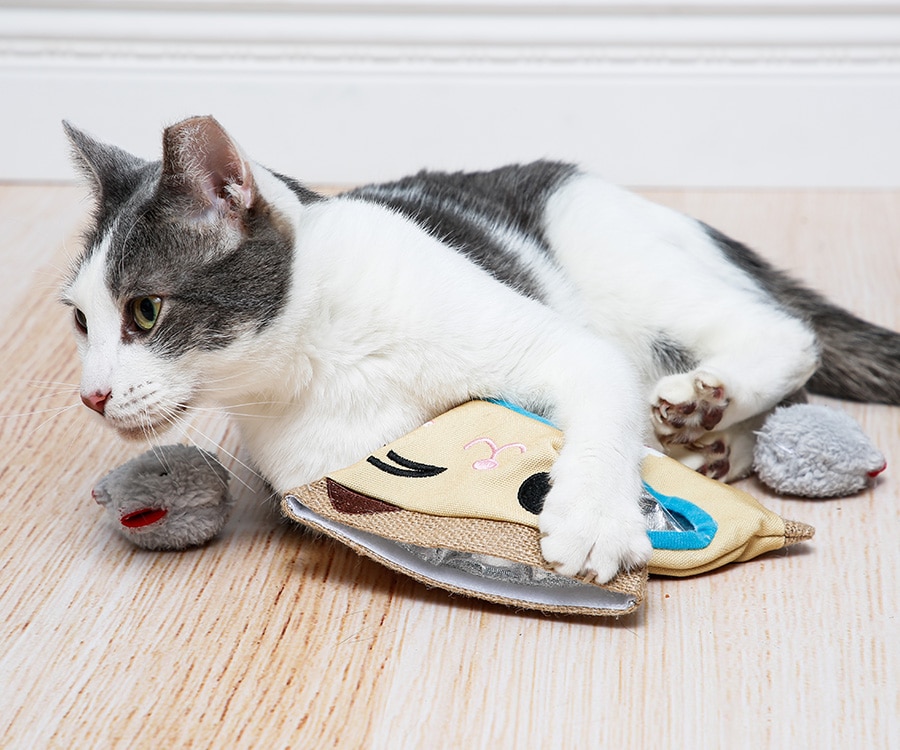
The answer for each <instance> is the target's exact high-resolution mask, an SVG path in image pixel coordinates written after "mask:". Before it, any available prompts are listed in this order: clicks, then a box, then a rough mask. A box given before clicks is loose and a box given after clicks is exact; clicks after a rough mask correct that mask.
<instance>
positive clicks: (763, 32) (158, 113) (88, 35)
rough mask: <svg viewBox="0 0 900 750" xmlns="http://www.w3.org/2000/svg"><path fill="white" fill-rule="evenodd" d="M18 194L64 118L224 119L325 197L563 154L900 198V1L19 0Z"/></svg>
mask: <svg viewBox="0 0 900 750" xmlns="http://www.w3.org/2000/svg"><path fill="white" fill-rule="evenodd" d="M0 108H2V115H0V179H69V178H70V177H71V174H72V173H71V170H70V167H69V165H68V162H67V159H66V148H65V144H64V141H63V138H62V134H61V130H60V128H59V124H58V123H59V120H60V119H61V118H63V117H65V118H68V119H70V120H72V121H73V122H74V123H75V124H77V125H79V126H81V127H83V128H85V129H87V130H89V131H91V132H93V133H94V134H96V135H98V136H100V137H103V138H105V139H108V140H112V141H115V142H117V143H119V144H120V145H123V146H124V147H126V148H129V149H131V150H133V151H135V152H137V153H140V154H142V155H144V156H154V155H156V154H157V153H158V150H159V130H160V128H161V127H162V126H164V125H165V124H167V123H170V122H173V121H175V120H177V119H179V118H181V117H183V116H187V115H191V114H198V113H213V114H215V115H216V116H217V117H218V118H219V119H220V120H221V121H222V123H223V124H224V125H225V126H226V127H227V128H229V130H231V131H232V133H233V134H234V135H235V136H236V137H237V138H238V140H240V141H241V142H242V143H243V145H244V147H245V149H246V150H247V151H248V152H249V153H250V154H251V155H252V156H254V157H255V158H257V159H258V160H260V161H263V162H265V163H268V164H270V165H272V166H274V167H277V168H278V169H280V170H282V171H285V172H289V173H291V174H294V175H296V176H298V177H300V178H301V179H304V180H307V181H310V182H330V183H351V182H359V181H365V180H372V179H379V178H385V177H390V176H394V175H398V174H401V173H404V172H406V171H409V170H413V169H417V168H419V167H421V166H425V165H427V166H431V167H441V168H462V167H480V166H491V165H497V164H500V163H503V162H506V161H511V160H523V159H531V158H535V157H539V156H551V157H560V158H566V159H574V160H578V161H580V162H582V163H585V164H586V165H588V166H589V167H591V168H593V169H595V170H598V171H599V172H601V173H603V174H605V175H606V176H607V177H609V178H610V179H613V180H615V181H618V182H622V183H626V184H630V185H646V186H650V185H671V186H855V187H859V186H862V187H886V186H894V187H896V186H900V1H898V0H869V1H867V2H861V3H856V2H852V1H851V0H848V1H845V2H836V1H834V0H832V1H830V2H829V1H825V2H821V1H820V2H815V3H813V2H809V1H808V0H787V1H782V0H758V1H757V2H749V1H748V2H738V0H706V1H705V2H704V1H702V0H693V1H691V2H680V3H672V2H669V3H665V2H644V1H642V0H635V1H634V2H627V1H626V0H562V2H554V1H553V0H518V1H515V2H514V1H513V0H493V2H490V3H475V2H470V1H469V0H393V2H391V3H376V2H372V1H371V0H356V1H355V2H341V1H340V0H336V1H335V2H330V1H329V0H281V1H280V2H279V1H278V0H270V1H268V2H259V1H256V2H254V1H253V0H242V1H235V0H157V2H143V1H142V0H56V2H53V1H52V0H51V1H43V0H31V1H25V2H9V1H8V0H0Z"/></svg>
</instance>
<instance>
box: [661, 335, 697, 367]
mask: <svg viewBox="0 0 900 750" xmlns="http://www.w3.org/2000/svg"><path fill="white" fill-rule="evenodd" d="M650 349H651V352H652V354H653V360H654V362H655V363H656V365H657V367H658V368H659V370H660V371H661V372H663V373H665V374H666V375H677V374H680V373H684V372H690V371H691V370H693V369H694V368H695V367H697V365H698V364H699V362H698V360H697V358H696V357H695V356H694V355H693V353H691V352H690V351H688V350H687V349H686V348H685V347H683V346H681V345H680V344H678V343H676V342H675V341H672V339H670V338H669V337H668V336H666V335H665V334H660V335H659V336H658V337H657V338H656V339H654V340H653V343H652V344H651V345H650Z"/></svg>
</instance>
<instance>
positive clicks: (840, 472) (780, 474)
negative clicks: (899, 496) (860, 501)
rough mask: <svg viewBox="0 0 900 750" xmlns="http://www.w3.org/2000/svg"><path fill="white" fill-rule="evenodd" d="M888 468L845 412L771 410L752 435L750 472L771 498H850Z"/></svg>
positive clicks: (802, 407)
mask: <svg viewBox="0 0 900 750" xmlns="http://www.w3.org/2000/svg"><path fill="white" fill-rule="evenodd" d="M886 467H887V463H886V462H885V458H884V456H883V455H882V454H881V453H880V452H879V451H878V449H877V448H875V446H874V445H873V444H872V442H871V440H869V438H868V437H867V436H866V434H865V433H864V432H863V431H862V428H861V427H860V426H859V424H858V423H857V422H856V421H855V420H854V419H853V418H852V417H851V416H850V415H849V414H847V413H846V412H843V411H840V410H839V409H833V408H831V407H828V406H821V405H818V404H795V405H793V406H786V407H781V408H779V409H776V410H775V412H774V413H772V414H771V415H770V416H769V417H768V418H767V419H766V422H765V424H764V425H763V427H762V428H761V429H760V431H759V432H758V433H757V439H756V448H755V451H754V456H753V468H754V470H755V471H756V473H757V475H758V476H759V478H760V480H761V481H762V482H764V483H765V484H767V485H768V486H769V487H771V488H772V489H773V490H775V491H776V492H780V493H782V494H785V495H799V496H801V497H839V496H844V495H851V494H853V493H855V492H859V491H860V490H863V489H865V488H866V487H868V486H870V485H871V484H872V481H873V479H874V478H875V477H876V476H878V474H880V473H881V472H882V471H884V469H885V468H886Z"/></svg>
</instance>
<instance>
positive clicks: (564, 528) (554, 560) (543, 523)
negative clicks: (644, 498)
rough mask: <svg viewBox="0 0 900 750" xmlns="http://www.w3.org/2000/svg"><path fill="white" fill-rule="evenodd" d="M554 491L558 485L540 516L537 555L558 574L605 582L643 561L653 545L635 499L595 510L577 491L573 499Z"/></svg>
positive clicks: (639, 565)
mask: <svg viewBox="0 0 900 750" xmlns="http://www.w3.org/2000/svg"><path fill="white" fill-rule="evenodd" d="M557 489H562V488H557V487H554V489H553V490H551V492H550V494H549V495H548V496H547V501H546V502H545V504H544V509H543V511H542V512H541V515H540V516H539V518H538V525H539V526H540V530H541V535H542V536H541V554H542V555H543V556H544V559H545V560H546V561H547V562H548V563H550V564H551V565H552V566H553V569H554V570H555V571H556V572H557V573H560V574H561V575H565V576H571V577H578V578H586V579H588V580H595V581H596V582H597V583H606V582H607V581H610V580H611V579H613V578H614V577H615V576H616V574H617V573H619V572H620V571H626V570H633V569H635V568H640V567H641V566H643V565H645V564H646V563H647V561H648V560H649V559H650V554H651V553H652V552H653V547H652V545H651V544H650V538H649V537H648V536H647V529H646V524H645V522H644V517H643V515H642V514H641V512H640V509H639V507H638V505H637V500H636V499H635V501H634V503H633V504H630V503H629V504H628V505H620V504H618V503H617V504H616V506H615V507H612V508H598V507H597V506H596V505H594V504H592V503H587V502H585V499H586V498H585V496H584V495H581V496H579V495H575V496H574V497H575V498H576V500H575V502H574V503H571V502H567V501H566V500H564V499H562V498H561V497H560V496H557V497H554V496H553V495H554V492H555V491H556V490H557ZM595 491H596V490H595ZM560 494H561V493H560ZM579 501H580V502H579Z"/></svg>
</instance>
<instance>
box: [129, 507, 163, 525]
mask: <svg viewBox="0 0 900 750" xmlns="http://www.w3.org/2000/svg"><path fill="white" fill-rule="evenodd" d="M168 512H169V511H168V510H166V509H165V508H140V509H138V510H133V511H131V513H126V514H125V515H124V516H122V517H121V518H120V519H119V522H120V523H121V524H122V525H123V526H124V527H125V528H128V529H142V528H143V527H144V526H150V525H151V524H154V523H157V522H158V521H162V520H163V518H165V517H166V514H168Z"/></svg>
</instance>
